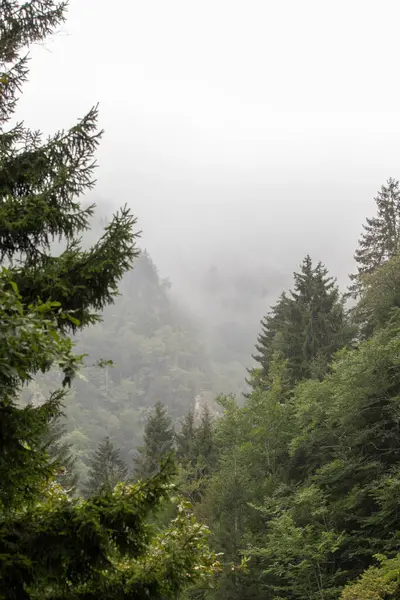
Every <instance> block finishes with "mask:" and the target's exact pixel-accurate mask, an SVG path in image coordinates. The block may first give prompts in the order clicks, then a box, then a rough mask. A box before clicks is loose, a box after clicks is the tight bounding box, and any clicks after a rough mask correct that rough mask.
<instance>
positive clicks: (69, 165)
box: [0, 0, 137, 492]
mask: <svg viewBox="0 0 400 600" xmlns="http://www.w3.org/2000/svg"><path fill="white" fill-rule="evenodd" d="M65 10H66V2H56V1H52V0H31V1H29V2H26V3H23V4H21V3H20V2H17V1H15V0H1V1H0V199H1V202H0V262H1V263H2V264H3V265H6V266H7V273H6V275H4V277H7V278H8V279H9V280H10V281H12V282H13V285H14V286H15V290H17V291H16V293H17V294H18V296H19V298H20V301H21V305H22V307H29V306H32V307H34V306H38V310H39V309H40V302H42V303H46V302H47V310H46V311H44V308H42V309H40V310H42V311H43V314H44V312H46V318H47V319H52V320H54V323H52V329H53V330H54V335H56V334H60V335H64V334H66V333H67V332H69V331H76V330H77V329H79V328H82V327H84V326H85V325H87V324H89V323H92V322H94V321H96V320H98V318H99V316H98V311H99V310H101V309H102V308H103V307H104V306H105V305H106V304H109V303H110V302H112V301H113V299H114V297H115V295H116V294H117V291H118V290H117V285H118V281H119V280H120V279H121V277H122V275H123V274H124V272H126V271H127V270H128V269H129V268H130V266H131V264H132V261H133V259H134V257H135V256H136V255H137V250H136V246H135V238H136V235H137V234H136V233H135V231H134V225H135V219H134V218H133V216H132V215H131V213H130V211H129V209H127V208H123V209H122V210H121V211H120V212H118V213H117V214H116V215H115V216H114V218H113V219H112V220H111V221H110V223H109V225H108V226H107V227H106V229H105V231H104V235H103V236H102V237H101V238H100V240H99V241H98V242H97V243H96V244H94V246H93V247H91V248H90V249H89V250H83V249H82V247H81V245H80V236H81V235H82V234H83V233H84V232H85V230H87V229H88V228H89V220H90V217H91V216H92V214H93V211H94V206H89V207H87V208H83V207H82V206H81V202H80V199H79V197H80V196H81V195H82V194H84V193H85V192H87V191H88V190H90V189H91V188H92V187H93V185H94V169H95V161H94V152H95V150H96V148H97V145H98V143H99V140H100V137H101V131H99V129H98V127H97V108H96V107H95V108H93V109H91V110H90V111H89V112H88V113H87V115H86V116H85V117H84V118H83V119H82V120H80V121H79V122H78V123H77V124H76V125H74V126H73V127H72V128H71V129H69V130H67V131H59V132H57V133H56V134H55V135H53V136H51V137H50V138H48V139H47V140H45V141H44V140H42V137H41V135H40V133H38V132H37V131H34V130H30V129H28V128H27V127H25V126H24V125H23V124H22V123H18V124H16V125H14V124H12V118H13V114H14V111H15V109H16V104H17V99H18V95H19V92H20V90H21V86H22V84H23V83H24V81H25V80H26V78H27V75H28V57H27V56H26V54H25V49H26V47H27V46H29V45H30V44H32V43H35V42H39V41H41V40H43V39H44V38H45V37H47V35H49V34H50V33H52V32H53V31H54V30H55V29H56V28H57V26H58V25H59V24H60V23H62V22H63V21H64V18H65ZM54 239H58V240H60V241H62V242H64V245H65V249H64V250H63V251H62V252H61V253H60V254H58V255H53V254H52V252H51V243H52V241H53V240H54ZM4 273H5V272H4ZM49 301H51V304H49ZM43 306H44V305H43ZM32 310H33V309H32ZM66 343H68V342H66ZM51 364H52V360H51V359H50V358H49V360H48V362H47V363H41V361H40V360H39V359H38V360H37V361H36V362H35V363H34V364H31V365H30V370H29V371H26V372H18V371H16V372H15V388H18V386H19V384H20V383H21V379H22V381H25V380H29V378H31V377H33V376H34V374H35V372H36V371H38V370H42V371H46V370H48V368H49V367H50V366H51ZM71 375H72V373H71V372H70V373H68V372H67V373H66V377H65V383H69V381H70V379H71ZM0 393H1V399H0V421H2V422H4V423H5V422H7V424H8V425H7V431H8V433H7V436H4V437H2V438H1V439H0V451H1V452H2V453H4V454H7V456H8V457H9V460H8V464H9V468H11V467H12V465H17V464H18V473H19V474H18V479H19V481H21V480H23V476H22V472H23V469H24V465H23V464H22V463H21V461H23V457H22V453H21V450H20V429H21V428H25V427H26V422H27V419H28V416H29V422H30V431H31V432H33V431H36V433H37V436H36V438H35V440H36V441H35V443H33V439H31V446H30V447H31V450H33V449H35V451H37V452H38V453H39V448H42V446H41V437H42V435H43V434H44V433H45V431H46V428H47V424H48V422H50V420H51V419H53V418H54V417H55V416H56V415H57V413H58V411H59V403H60V400H61V399H62V395H61V396H58V403H56V402H53V403H52V402H47V403H45V404H44V405H43V406H41V407H40V408H36V409H34V408H32V407H31V408H30V409H29V410H23V411H21V410H20V409H19V407H18V406H17V404H16V396H17V395H18V393H17V391H15V393H12V392H11V391H10V390H8V391H7V393H6V390H5V389H3V390H0ZM35 419H36V422H35ZM42 449H43V448H42ZM17 457H18V459H17ZM25 458H26V460H27V462H26V467H27V472H28V475H29V477H31V476H32V468H31V464H30V461H31V458H32V456H31V455H29V454H28V453H26V456H25ZM28 458H29V460H28ZM38 460H39V462H40V461H41V459H39V455H38ZM0 478H1V475H0ZM3 480H4V476H3ZM29 490H33V488H32V487H31V486H27V487H26V491H27V492H28V491H29Z"/></svg>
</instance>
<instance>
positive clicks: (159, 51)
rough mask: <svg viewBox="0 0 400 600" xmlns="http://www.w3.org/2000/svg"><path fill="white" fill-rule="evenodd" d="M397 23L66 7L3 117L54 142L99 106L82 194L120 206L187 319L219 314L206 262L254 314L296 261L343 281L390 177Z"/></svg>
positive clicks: (93, 4) (396, 129)
mask: <svg viewBox="0 0 400 600" xmlns="http://www.w3.org/2000/svg"><path fill="white" fill-rule="evenodd" d="M399 14H400V8H399V5H398V3H397V2H394V1H384V0H383V1H381V2H379V3H378V2H376V1H375V2H372V1H370V2H368V1H365V0H353V1H352V2H348V1H347V2H345V1H342V0H339V1H336V2H335V3H331V2H330V3H327V2H321V1H320V0H319V1H318V0H315V1H310V0H308V1H307V0H304V1H303V2H298V0H291V1H284V0H281V1H280V2H276V1H269V0H247V1H246V2H245V1H244V0H230V1H228V0H203V1H202V2H195V1H194V0H192V1H190V0H168V1H167V2H166V1H165V0H148V1H147V2H143V1H139V0H131V1H127V0H114V2H112V3H110V2H106V1H105V0H84V1H83V0H71V2H70V10H69V18H68V20H67V22H66V24H65V25H64V26H63V28H62V30H61V31H60V33H59V34H58V35H57V36H54V38H53V39H52V40H50V41H49V42H48V43H47V44H46V45H45V46H43V47H38V48H34V49H33V50H32V59H33V60H32V63H31V73H30V80H29V83H28V84H27V85H26V86H25V89H24V94H23V97H22V99H21V102H20V104H19V115H18V116H21V117H22V118H24V120H25V122H26V124H28V125H29V126H31V127H33V128H35V129H36V128H40V129H42V130H43V131H44V132H45V133H51V132H53V131H55V130H57V129H59V128H60V127H68V126H70V125H72V124H74V122H75V121H76V119H77V118H78V117H80V116H83V115H84V114H85V112H86V111H87V110H88V109H89V108H90V107H91V106H92V105H93V104H95V103H97V102H99V103H100V125H101V127H104V129H105V134H104V138H103V141H102V143H101V147H100V149H99V152H98V161H99V169H98V184H97V187H96V191H95V193H94V194H93V197H94V198H95V199H96V200H97V201H98V203H99V205H100V206H102V205H103V204H104V206H107V207H108V206H112V207H117V206H119V205H121V204H123V203H125V202H127V203H128V204H129V205H130V206H132V208H133V210H134V212H135V214H136V215H137V217H138V220H139V226H140V228H141V229H142V230H143V235H142V242H141V243H142V245H144V246H146V247H147V249H148V250H149V252H150V254H151V255H152V257H153V259H154V261H155V263H156V264H157V265H158V267H159V269H160V272H161V273H162V274H163V276H166V277H168V278H170V279H171V280H172V282H173V289H175V290H176V293H178V294H179V295H180V296H181V298H185V299H186V300H187V302H188V303H189V304H191V306H192V308H194V309H196V310H202V311H203V313H210V312H212V311H213V310H214V314H216V312H218V311H217V307H215V306H214V307H213V306H212V301H211V300H210V297H209V295H207V292H206V291H205V285H206V280H207V273H208V272H209V270H210V268H212V267H214V271H213V273H214V276H217V278H218V277H220V278H221V281H224V282H225V283H224V285H225V286H226V290H227V291H226V295H227V296H229V295H232V294H233V293H234V292H232V289H234V285H240V281H242V283H243V285H245V284H246V280H245V279H243V277H247V282H249V281H258V282H261V283H260V285H259V287H258V288H257V290H256V291H255V292H254V298H255V299H256V300H255V301H254V302H253V303H252V302H251V301H250V300H249V305H248V306H247V307H239V308H238V307H236V308H237V310H242V311H244V312H247V313H248V312H249V310H250V311H253V312H252V314H254V318H256V319H257V320H258V318H259V317H260V316H261V314H259V313H260V311H261V313H262V312H263V309H262V308H261V307H262V306H264V303H266V302H267V300H269V299H270V298H272V297H273V296H274V295H276V294H277V293H278V291H279V288H280V287H282V286H284V285H287V284H289V283H290V280H291V273H292V271H293V270H294V269H296V267H297V266H298V264H299V263H300V262H301V260H302V258H303V256H304V255H305V254H306V253H310V254H311V255H312V256H313V257H314V258H315V259H316V260H322V261H323V262H325V263H326V264H327V266H328V267H329V269H330V270H331V271H332V273H333V274H334V275H335V276H337V277H338V279H339V281H340V282H341V284H342V285H345V283H346V278H347V274H348V273H349V272H350V271H351V270H352V268H353V264H352V254H353V251H354V248H355V245H356V242H357V237H358V235H359V233H360V230H361V225H362V222H363V221H364V219H365V217H366V216H367V215H369V214H370V213H371V211H373V197H374V195H375V193H376V191H377V189H378V188H379V187H380V185H381V184H382V183H384V182H385V181H386V180H387V179H388V178H389V177H391V176H392V177H398V176H399V175H400V173H399V140H400V114H399V96H400V83H399V78H398V77H397V65H398V57H399V54H400V52H399V51H400V41H399V36H398V26H397V22H398V17H399ZM216 274H217V275H216ZM235 277H239V283H236V284H232V279H234V278H235ZM240 277H242V279H241V280H240ZM229 286H230V287H229ZM232 286H233V287H232ZM229 290H230V291H229ZM222 295H223V294H222ZM254 298H253V300H254ZM221 306H223V304H221ZM224 306H225V308H222V309H221V310H225V309H226V305H224ZM220 308H221V307H220ZM265 308H266V306H265ZM264 312H265V311H264Z"/></svg>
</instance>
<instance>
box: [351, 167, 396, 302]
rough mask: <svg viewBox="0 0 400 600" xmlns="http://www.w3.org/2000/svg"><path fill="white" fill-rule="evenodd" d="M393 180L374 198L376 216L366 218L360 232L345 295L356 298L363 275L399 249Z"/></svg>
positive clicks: (361, 285)
mask: <svg viewBox="0 0 400 600" xmlns="http://www.w3.org/2000/svg"><path fill="white" fill-rule="evenodd" d="M399 185H400V184H399V182H398V181H397V180H396V179H393V178H390V179H388V181H387V183H386V185H383V186H382V187H381V189H380V190H379V192H378V195H377V196H376V197H375V203H376V206H377V216H376V217H372V218H367V220H366V221H367V223H366V225H363V227H364V232H363V233H362V234H361V237H360V239H359V242H358V248H357V250H356V252H355V255H354V258H355V260H356V263H357V273H356V274H353V275H350V279H351V280H352V282H353V283H352V284H351V286H350V288H349V293H350V295H351V296H353V297H354V298H357V297H358V296H359V295H360V292H361V290H362V287H363V283H362V279H363V276H364V275H368V274H370V273H372V272H373V271H374V270H375V269H377V268H378V267H379V266H381V265H383V264H384V263H385V262H386V261H388V260H389V259H390V258H392V257H393V256H395V255H396V254H397V252H398V251H399V248H400V188H399Z"/></svg>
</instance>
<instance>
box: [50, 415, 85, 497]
mask: <svg viewBox="0 0 400 600" xmlns="http://www.w3.org/2000/svg"><path fill="white" fill-rule="evenodd" d="M66 433H67V427H66V425H65V423H64V422H63V421H62V420H61V416H57V417H55V418H53V419H52V420H51V421H50V423H49V425H48V428H47V431H46V432H45V434H44V436H43V444H44V449H45V450H46V452H47V454H48V456H49V459H50V465H51V466H52V467H53V468H54V470H55V472H56V475H57V476H56V481H57V482H58V483H59V485H61V487H62V488H63V489H65V491H66V492H67V493H68V494H70V495H74V494H75V492H76V490H77V486H78V475H77V473H76V471H75V463H76V459H75V457H74V455H73V452H72V446H71V444H68V443H67V442H66V441H65V440H64V437H65V435H66Z"/></svg>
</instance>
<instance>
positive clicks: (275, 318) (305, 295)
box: [249, 256, 353, 389]
mask: <svg viewBox="0 0 400 600" xmlns="http://www.w3.org/2000/svg"><path fill="white" fill-rule="evenodd" d="M261 326H262V329H261V333H260V334H259V336H258V338H257V344H256V349H257V351H258V354H256V355H254V356H253V358H254V359H255V360H256V362H257V363H258V365H259V366H257V367H256V368H254V369H252V370H251V371H250V379H249V383H250V385H251V387H252V388H253V389H254V388H257V387H259V386H263V385H264V386H265V382H266V380H267V378H268V373H269V366H270V364H271V361H272V359H273V357H274V355H275V354H276V353H277V352H278V353H279V354H280V355H281V356H282V358H283V359H285V360H286V359H287V361H288V374H289V376H290V378H291V380H292V382H293V383H295V382H297V381H300V380H302V379H307V378H310V377H316V378H321V377H323V376H324V374H325V373H326V370H327V368H328V365H329V362H330V361H331V359H332V356H333V355H334V353H335V352H336V351H337V350H339V349H340V348H341V347H342V346H343V345H344V344H345V343H346V342H347V341H349V340H350V339H351V337H352V334H353V330H352V329H351V327H349V325H348V323H347V322H346V315H345V311H344V305H343V300H342V298H341V297H340V294H339V290H338V287H337V285H336V284H335V281H334V280H333V279H332V278H331V277H330V276H329V275H328V271H327V269H326V268H325V267H324V266H323V265H322V263H318V264H317V265H316V266H315V267H313V264H312V260H311V258H310V256H306V258H305V259H304V261H303V263H302V265H301V269H300V271H299V272H298V273H294V288H293V291H290V293H289V294H286V293H283V294H282V295H281V297H280V298H279V300H278V302H277V303H276V304H275V306H273V308H272V310H271V312H270V313H269V314H268V315H267V316H266V317H264V319H263V320H262V322H261Z"/></svg>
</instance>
